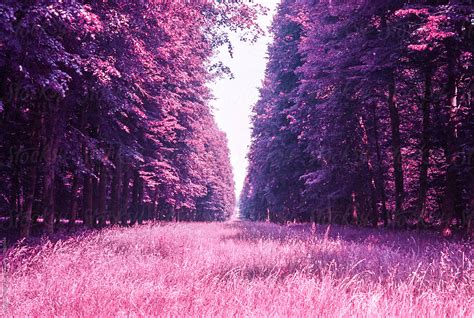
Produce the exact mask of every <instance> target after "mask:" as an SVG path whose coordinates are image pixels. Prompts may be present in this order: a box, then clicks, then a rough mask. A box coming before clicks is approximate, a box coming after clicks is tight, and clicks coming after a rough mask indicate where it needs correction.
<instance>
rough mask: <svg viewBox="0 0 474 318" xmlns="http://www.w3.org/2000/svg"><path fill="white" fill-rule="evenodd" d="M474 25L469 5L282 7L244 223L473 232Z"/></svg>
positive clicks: (257, 120) (291, 0)
mask: <svg viewBox="0 0 474 318" xmlns="http://www.w3.org/2000/svg"><path fill="white" fill-rule="evenodd" d="M473 19H474V6H473V4H472V1H400V0H397V1H351V2H350V3H348V2H347V1H324V0H321V1H310V0H304V1H295V0H283V1H282V3H281V4H280V6H279V9H278V12H277V15H276V17H275V19H274V21H273V24H272V32H273V38H274V41H273V43H272V44H271V46H270V47H269V50H268V56H269V62H268V65H267V69H266V75H265V80H264V83H263V87H262V88H261V91H260V99H259V101H258V102H257V104H256V105H255V106H254V110H253V112H254V115H253V119H252V121H253V133H252V144H251V149H250V153H249V160H250V166H249V168H248V175H247V178H246V182H245V186H244V189H243V192H242V195H241V198H240V209H241V213H242V214H243V215H244V216H245V217H247V218H249V219H253V220H265V219H267V220H270V221H273V222H287V221H313V222H323V223H342V224H358V225H363V226H367V225H371V226H378V225H382V224H383V225H384V226H393V227H401V228H405V227H425V228H426V227H435V228H441V229H442V230H443V231H444V232H443V233H444V234H446V235H450V233H452V231H454V230H459V231H465V232H466V233H472V229H473V227H472V216H473V213H474V212H473V207H474V169H473V168H474V167H473V162H474V159H473V153H474V117H473V115H474V112H473V106H472V102H473V95H472V92H473V76H474V73H473V70H474V68H473V61H474V59H473V54H474V52H473V51H474V26H473V24H474V22H473V21H474V20H473Z"/></svg>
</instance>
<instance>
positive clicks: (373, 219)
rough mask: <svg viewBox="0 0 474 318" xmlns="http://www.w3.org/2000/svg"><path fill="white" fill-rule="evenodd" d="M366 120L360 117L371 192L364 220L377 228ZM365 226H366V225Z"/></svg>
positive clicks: (373, 179) (373, 175) (375, 199)
mask: <svg viewBox="0 0 474 318" xmlns="http://www.w3.org/2000/svg"><path fill="white" fill-rule="evenodd" d="M365 126H366V125H365V123H364V119H363V118H362V116H360V117H359V127H360V129H361V130H362V149H363V150H362V151H363V154H364V156H365V160H364V170H366V173H367V175H368V180H367V186H368V188H369V191H370V198H369V200H370V209H371V211H370V212H369V213H368V215H367V217H366V218H364V221H363V222H364V223H368V224H371V225H372V226H374V227H375V226H377V224H378V210H377V192H376V188H375V174H374V165H373V163H372V154H371V152H370V147H369V136H368V134H367V129H366V128H365ZM364 225H365V224H364Z"/></svg>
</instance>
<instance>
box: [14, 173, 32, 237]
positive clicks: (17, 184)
mask: <svg viewBox="0 0 474 318" xmlns="http://www.w3.org/2000/svg"><path fill="white" fill-rule="evenodd" d="M14 170H15V171H14V172H13V174H12V176H11V189H10V191H11V192H10V218H9V227H10V228H11V229H15V228H16V227H17V220H18V216H19V215H18V212H19V211H21V206H20V180H19V178H18V170H17V168H14ZM30 218H31V216H30Z"/></svg>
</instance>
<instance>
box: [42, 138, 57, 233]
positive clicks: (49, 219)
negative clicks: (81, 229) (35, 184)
mask: <svg viewBox="0 0 474 318" xmlns="http://www.w3.org/2000/svg"><path fill="white" fill-rule="evenodd" d="M53 138H54V136H52V137H51V139H53ZM56 155H57V140H54V139H53V140H50V141H49V142H48V144H47V145H46V147H45V161H44V176H43V202H44V206H43V218H44V230H45V233H47V234H48V235H51V234H53V233H54V217H55V211H54V181H55V176H56V172H55V162H56Z"/></svg>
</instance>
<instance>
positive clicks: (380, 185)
mask: <svg viewBox="0 0 474 318" xmlns="http://www.w3.org/2000/svg"><path fill="white" fill-rule="evenodd" d="M372 118H373V138H374V144H375V153H376V157H377V174H376V175H377V177H376V187H377V189H378V192H379V193H380V200H381V203H382V219H383V225H384V226H385V227H387V226H388V219H389V217H388V209H387V195H386V193H385V181H384V175H383V161H382V151H381V149H380V138H379V130H378V118H377V105H376V104H373V107H372Z"/></svg>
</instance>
